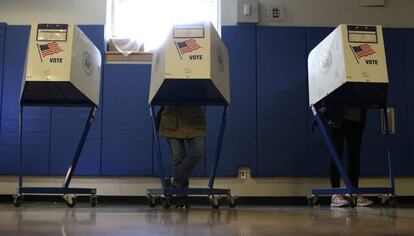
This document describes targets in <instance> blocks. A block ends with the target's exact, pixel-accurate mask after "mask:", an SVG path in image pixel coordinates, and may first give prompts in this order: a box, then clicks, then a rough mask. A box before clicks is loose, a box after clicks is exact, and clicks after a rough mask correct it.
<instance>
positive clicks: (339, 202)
mask: <svg viewBox="0 0 414 236" xmlns="http://www.w3.org/2000/svg"><path fill="white" fill-rule="evenodd" d="M329 134H330V137H331V140H332V143H333V145H334V147H335V150H336V153H337V154H338V157H339V158H340V159H342V153H343V150H344V132H343V127H341V128H329ZM329 160H330V161H329V177H330V181H331V187H332V188H339V187H340V184H341V176H340V174H339V171H338V168H337V166H336V163H335V161H334V160H333V158H332V156H331V157H330V158H329ZM347 205H348V201H347V200H346V199H345V198H344V197H343V196H342V195H340V194H334V195H332V198H331V207H342V206H347Z"/></svg>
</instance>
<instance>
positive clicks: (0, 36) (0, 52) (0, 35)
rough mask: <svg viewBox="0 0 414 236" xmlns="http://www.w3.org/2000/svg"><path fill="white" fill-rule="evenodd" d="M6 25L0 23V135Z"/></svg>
mask: <svg viewBox="0 0 414 236" xmlns="http://www.w3.org/2000/svg"><path fill="white" fill-rule="evenodd" d="M6 27H7V25H6V24H5V23H0V135H1V110H2V109H1V106H2V99H3V96H2V92H3V89H2V88H3V66H4V43H5V41H6Z"/></svg>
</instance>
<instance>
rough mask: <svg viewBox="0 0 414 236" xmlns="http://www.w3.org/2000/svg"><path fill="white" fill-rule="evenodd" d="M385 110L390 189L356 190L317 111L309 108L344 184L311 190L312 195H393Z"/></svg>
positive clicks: (392, 174)
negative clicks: (337, 186)
mask: <svg viewBox="0 0 414 236" xmlns="http://www.w3.org/2000/svg"><path fill="white" fill-rule="evenodd" d="M384 109H385V116H384V118H385V126H386V128H385V129H386V146H387V158H388V168H389V178H390V183H391V187H372V188H357V187H355V186H352V184H351V181H350V180H349V176H348V174H347V173H346V171H345V168H344V166H343V165H342V162H341V160H340V158H339V156H338V154H337V152H336V149H335V146H334V145H333V143H332V140H331V138H330V136H329V134H328V131H327V129H326V127H325V124H324V123H323V122H322V119H321V117H320V116H319V114H318V112H317V110H316V109H315V107H314V106H311V110H312V113H313V115H314V117H315V120H316V123H317V124H318V126H319V130H320V131H321V134H322V137H323V140H324V142H325V144H326V146H327V148H328V150H329V153H330V154H331V157H332V158H333V160H334V161H335V164H336V167H337V168H338V171H339V173H340V175H341V177H342V179H343V181H344V182H345V188H327V189H312V194H315V195H332V194H394V193H395V185H394V173H393V169H392V163H391V155H390V147H389V126H388V114H387V107H385V108H384Z"/></svg>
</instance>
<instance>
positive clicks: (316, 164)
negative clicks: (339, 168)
mask: <svg viewBox="0 0 414 236" xmlns="http://www.w3.org/2000/svg"><path fill="white" fill-rule="evenodd" d="M334 29H335V28H332V27H307V28H306V42H307V46H306V47H307V56H308V55H309V53H310V51H312V49H313V48H314V47H316V46H317V45H318V44H319V43H320V42H321V41H322V40H323V39H324V38H325V37H326V36H328V35H329V34H330V33H331V32H332V31H333V30H334ZM306 59H307V58H306ZM306 68H308V67H307V64H306ZM306 74H307V73H306ZM306 77H308V76H306ZM307 91H308V89H307ZM308 94H309V91H308ZM307 96H309V95H307ZM306 103H307V104H308V103H309V98H306ZM307 114H308V115H307V117H308V126H307V136H308V158H307V159H308V161H307V162H308V165H307V174H308V176H312V177H320V176H327V175H328V172H329V158H330V156H329V152H328V148H327V146H326V144H325V143H324V141H323V138H322V135H321V133H320V131H319V127H317V126H315V127H313V132H312V123H313V114H312V112H311V110H310V108H309V106H307Z"/></svg>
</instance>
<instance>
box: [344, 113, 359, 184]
mask: <svg viewBox="0 0 414 236" xmlns="http://www.w3.org/2000/svg"><path fill="white" fill-rule="evenodd" d="M343 126H344V133H345V140H346V143H347V151H348V175H349V179H350V180H351V183H352V185H353V186H354V187H358V186H359V171H360V152H361V143H362V128H361V124H360V123H359V122H355V121H349V120H344V121H343Z"/></svg>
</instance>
